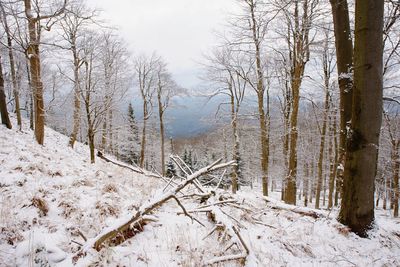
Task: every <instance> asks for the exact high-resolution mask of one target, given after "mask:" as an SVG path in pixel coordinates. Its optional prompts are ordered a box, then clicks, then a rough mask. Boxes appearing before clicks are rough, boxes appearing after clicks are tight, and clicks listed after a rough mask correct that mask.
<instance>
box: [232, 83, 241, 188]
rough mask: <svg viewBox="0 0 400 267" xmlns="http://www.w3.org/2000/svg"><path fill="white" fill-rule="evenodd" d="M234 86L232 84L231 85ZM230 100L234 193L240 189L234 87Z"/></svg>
mask: <svg viewBox="0 0 400 267" xmlns="http://www.w3.org/2000/svg"><path fill="white" fill-rule="evenodd" d="M230 86H232V85H230ZM230 91H231V95H230V98H231V100H230V102H231V119H232V132H233V160H234V161H235V163H236V165H234V166H233V168H232V174H231V178H232V193H233V194H236V191H237V190H238V177H239V174H238V172H239V135H238V132H237V114H236V112H235V97H234V95H233V91H232V88H231V89H230Z"/></svg>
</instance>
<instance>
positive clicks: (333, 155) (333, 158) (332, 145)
mask: <svg viewBox="0 0 400 267" xmlns="http://www.w3.org/2000/svg"><path fill="white" fill-rule="evenodd" d="M331 119H332V120H333V123H332V122H331V130H330V132H331V138H330V141H329V155H330V170H329V192H328V208H329V209H330V208H332V206H333V191H334V189H335V177H336V172H337V168H336V166H337V161H338V153H337V152H338V142H337V138H336V128H337V123H336V116H335V114H332V117H331ZM336 190H338V188H336Z"/></svg>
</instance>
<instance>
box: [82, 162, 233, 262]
mask: <svg viewBox="0 0 400 267" xmlns="http://www.w3.org/2000/svg"><path fill="white" fill-rule="evenodd" d="M220 162H221V160H218V161H216V162H214V163H213V164H211V165H209V166H207V167H205V168H202V169H200V170H198V171H197V172H195V173H193V174H191V175H189V176H188V177H187V179H186V180H184V181H182V182H181V183H179V184H178V185H177V186H175V187H173V188H171V189H170V190H168V191H167V192H165V193H162V194H160V195H156V196H155V197H153V199H152V200H150V201H149V202H148V203H146V204H143V205H142V206H141V207H140V208H139V209H138V210H137V212H136V213H135V214H134V215H133V216H130V217H129V218H125V219H121V220H120V221H118V222H117V223H116V224H115V225H114V226H111V227H108V228H106V229H104V230H103V231H102V232H101V233H100V234H98V235H97V236H96V237H94V238H92V239H89V240H88V241H87V242H86V244H85V245H84V246H83V247H82V249H81V250H80V251H79V252H78V253H77V254H76V256H77V258H79V257H80V256H82V255H83V254H84V253H85V252H86V251H87V250H88V249H90V248H94V249H96V250H97V251H99V250H100V249H101V248H102V246H103V244H104V243H105V242H106V241H107V240H110V239H112V238H114V237H115V236H117V235H118V234H119V233H122V232H124V231H126V230H127V229H129V228H130V227H131V226H132V225H136V224H138V223H140V221H142V220H144V219H145V216H146V215H148V214H149V213H151V212H152V211H153V210H154V209H156V208H158V207H160V206H161V205H162V204H164V203H165V202H167V201H168V200H170V199H175V200H176V201H177V202H178V204H179V206H181V208H182V209H183V210H184V213H185V215H187V216H189V217H191V218H192V219H194V218H193V217H192V216H190V215H189V214H188V213H187V212H186V210H185V209H184V207H183V206H182V204H181V203H180V202H179V200H178V198H177V197H176V194H177V193H178V192H180V191H181V190H182V189H184V188H185V187H186V186H188V185H189V184H191V183H193V182H194V181H195V180H196V179H197V178H198V177H200V176H202V175H205V174H207V173H209V172H213V171H216V170H219V169H222V168H226V167H228V166H232V165H234V161H231V162H228V163H223V164H219V163H220Z"/></svg>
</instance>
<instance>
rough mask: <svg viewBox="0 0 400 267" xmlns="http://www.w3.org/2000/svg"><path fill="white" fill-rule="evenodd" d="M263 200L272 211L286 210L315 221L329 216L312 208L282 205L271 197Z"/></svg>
mask: <svg viewBox="0 0 400 267" xmlns="http://www.w3.org/2000/svg"><path fill="white" fill-rule="evenodd" d="M263 199H264V200H265V201H266V202H267V205H268V206H269V208H271V209H278V210H286V211H291V212H294V213H297V214H300V215H303V216H308V217H312V218H314V219H319V218H327V217H328V215H327V214H326V213H325V212H323V211H316V210H313V209H310V208H305V207H297V206H293V205H289V204H285V203H282V202H280V201H278V200H276V199H273V198H270V197H263Z"/></svg>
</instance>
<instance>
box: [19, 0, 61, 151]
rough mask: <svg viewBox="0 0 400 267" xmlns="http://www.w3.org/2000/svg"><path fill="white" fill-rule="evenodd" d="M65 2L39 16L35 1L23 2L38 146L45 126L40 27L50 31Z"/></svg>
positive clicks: (27, 0)
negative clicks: (42, 23)
mask: <svg viewBox="0 0 400 267" xmlns="http://www.w3.org/2000/svg"><path fill="white" fill-rule="evenodd" d="M32 1H34V7H35V8H32ZM66 4H67V0H64V1H63V4H62V5H61V7H57V10H56V11H54V12H51V14H50V15H42V14H40V9H39V7H40V5H39V3H38V2H37V1H36V0H24V6H25V16H26V19H27V21H28V30H29V45H28V49H27V55H28V58H29V63H30V75H31V84H32V88H33V91H34V94H33V97H34V103H35V105H34V106H35V137H36V141H37V142H38V143H39V144H40V145H43V144H44V125H45V109H44V100H43V83H42V77H41V65H40V64H41V62H40V34H41V30H42V26H44V28H45V29H46V30H50V29H51V27H52V26H53V25H54V21H52V19H54V18H57V17H59V16H60V15H61V14H63V12H64V9H65V7H66ZM42 21H46V25H41V22H42Z"/></svg>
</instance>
